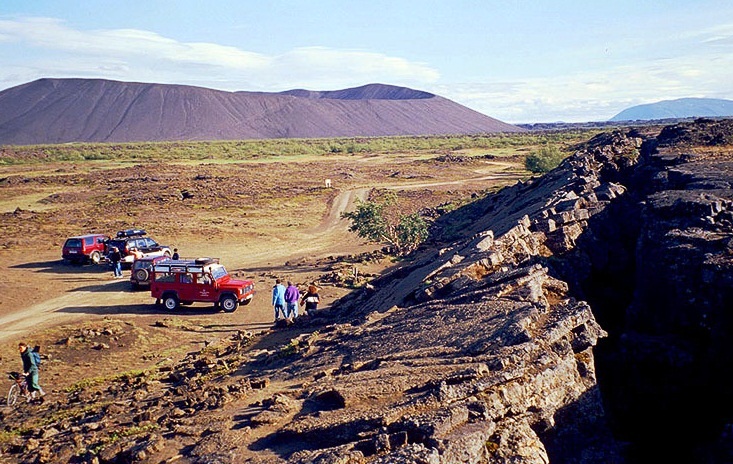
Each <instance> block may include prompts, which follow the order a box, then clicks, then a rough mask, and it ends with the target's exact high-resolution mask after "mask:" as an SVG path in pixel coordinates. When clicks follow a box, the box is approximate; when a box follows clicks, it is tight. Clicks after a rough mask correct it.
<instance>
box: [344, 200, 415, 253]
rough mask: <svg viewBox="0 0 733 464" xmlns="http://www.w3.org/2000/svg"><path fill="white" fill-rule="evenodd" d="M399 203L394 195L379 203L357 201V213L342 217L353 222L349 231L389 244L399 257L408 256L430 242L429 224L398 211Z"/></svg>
mask: <svg viewBox="0 0 733 464" xmlns="http://www.w3.org/2000/svg"><path fill="white" fill-rule="evenodd" d="M396 203H397V195H395V194H394V193H391V192H390V193H389V194H387V195H385V196H384V198H383V199H382V200H381V201H379V202H377V201H364V202H362V201H358V200H357V203H356V210H355V211H352V212H346V213H341V217H342V218H346V219H349V220H351V226H350V227H349V230H350V231H351V232H356V233H357V234H358V235H359V237H361V238H365V239H367V240H369V241H371V242H374V243H387V244H389V245H391V246H392V247H393V248H394V250H395V253H396V254H398V255H402V254H406V253H409V252H410V251H412V250H414V249H415V248H417V247H418V246H420V244H421V243H422V242H424V241H425V240H426V239H427V238H428V223H427V222H426V221H425V219H423V218H422V217H420V215H419V214H417V213H413V214H401V213H399V212H396V211H394V209H395V208H394V207H395V206H396ZM390 210H392V211H390Z"/></svg>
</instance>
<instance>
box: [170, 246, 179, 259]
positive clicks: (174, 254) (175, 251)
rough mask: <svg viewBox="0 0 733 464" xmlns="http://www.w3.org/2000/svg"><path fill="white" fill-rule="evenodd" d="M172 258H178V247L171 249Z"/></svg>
mask: <svg viewBox="0 0 733 464" xmlns="http://www.w3.org/2000/svg"><path fill="white" fill-rule="evenodd" d="M171 258H173V259H179V258H180V256H179V255H178V248H174V249H173V256H171Z"/></svg>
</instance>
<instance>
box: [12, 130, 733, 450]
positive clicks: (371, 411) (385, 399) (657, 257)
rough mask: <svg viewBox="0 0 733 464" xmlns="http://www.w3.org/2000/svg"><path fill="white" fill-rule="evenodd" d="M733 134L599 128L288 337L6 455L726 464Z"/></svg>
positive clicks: (214, 351) (100, 392) (205, 355)
mask: <svg viewBox="0 0 733 464" xmlns="http://www.w3.org/2000/svg"><path fill="white" fill-rule="evenodd" d="M730 134H733V124H731V122H728V121H707V120H701V121H696V122H695V123H690V124H682V125H678V126H671V127H668V128H665V129H663V130H661V132H659V131H658V130H657V131H654V130H649V131H646V132H645V131H644V130H642V129H639V128H637V129H634V130H631V131H616V132H612V133H606V134H601V135H599V136H597V137H595V138H594V139H592V140H590V141H589V142H588V143H587V144H585V145H584V146H582V147H578V150H577V152H576V153H575V154H574V155H572V156H571V157H569V158H567V159H566V160H565V161H564V162H563V163H562V164H561V165H560V166H559V167H558V168H557V169H556V170H554V171H552V172H550V173H548V174H547V175H545V176H543V177H539V178H535V179H532V180H531V181H528V182H526V183H520V184H517V185H515V186H513V187H509V188H505V189H503V190H502V191H500V192H499V193H497V194H495V195H491V196H489V197H486V198H485V199H482V200H480V201H477V202H475V203H473V204H471V205H468V206H466V207H464V208H462V209H461V210H458V211H455V212H452V213H450V214H448V215H445V216H443V217H442V218H440V219H439V220H438V221H437V222H436V225H435V230H434V233H433V241H432V242H431V245H430V246H425V247H423V248H422V249H421V250H419V251H418V252H417V253H415V254H414V256H411V257H410V259H409V260H407V261H405V262H404V263H403V264H402V265H400V266H399V267H398V268H396V269H395V270H393V271H392V272H390V273H388V274H386V275H384V276H382V277H380V278H379V279H377V280H376V281H374V282H373V285H372V286H370V288H368V289H364V290H363V291H361V292H359V293H355V294H353V295H350V296H348V297H346V298H344V299H342V300H341V301H340V302H338V303H337V304H334V306H333V308H332V310H331V311H329V312H328V313H322V314H320V315H319V316H318V317H313V318H311V319H309V320H308V319H306V318H301V319H300V320H299V321H298V324H295V325H294V326H292V327H291V328H289V329H285V330H291V331H293V337H292V338H291V339H290V342H289V343H287V344H286V345H284V346H282V347H280V348H279V349H277V350H272V349H271V350H255V349H254V346H255V343H254V342H256V341H257V340H258V338H259V337H266V336H268V335H267V334H262V335H257V336H254V335H252V334H237V335H236V336H234V337H233V338H231V339H228V340H221V341H220V342H219V343H216V344H212V345H210V346H208V347H207V348H205V349H204V350H202V351H201V352H198V353H191V354H190V355H189V356H188V357H187V358H186V359H185V360H183V361H182V362H181V363H179V364H178V365H176V366H175V367H173V368H170V369H165V370H161V371H158V372H153V373H148V374H140V375H139V376H128V377H125V378H122V379H120V380H118V381H116V382H112V383H110V384H106V385H102V386H96V387H95V386H91V387H89V388H86V389H83V390H78V391H75V392H73V393H69V394H68V395H67V396H66V397H65V398H62V399H61V400H60V401H58V402H55V403H51V404H49V407H48V408H47V409H46V411H44V412H42V413H41V412H39V414H42V415H44V420H45V422H44V423H45V424H46V428H45V429H43V430H40V429H38V430H34V431H27V432H26V433H25V435H24V436H23V437H18V438H17V439H15V440H10V441H7V442H6V444H5V445H4V447H3V449H2V454H0V457H2V458H3V459H7V460H8V462H13V460H15V461H17V462H97V463H106V462H174V461H175V462H192V463H193V462H197V463H198V462H201V463H218V462H221V463H225V462H226V463H228V462H272V463H277V462H292V463H347V462H348V463H501V462H513V463H518V462H527V463H535V462H536V463H547V462H558V463H597V462H616V463H622V462H642V461H644V462H647V461H648V460H650V459H657V460H659V459H661V460H672V461H675V462H680V459H682V460H683V461H684V460H688V462H692V461H694V462H729V461H731V460H733V451H732V450H733V434H731V433H730V430H733V425H731V424H733V421H731V406H729V405H728V404H729V403H730V402H729V401H726V400H725V398H726V396H725V393H727V392H730V391H731V386H732V385H731V381H730V380H728V377H729V376H725V375H724V374H723V373H721V368H722V370H723V371H724V370H725V366H727V365H730V360H731V358H732V357H733V345H731V344H730V343H729V342H728V340H729V339H730V334H731V329H733V327H732V325H731V314H732V313H731V312H730V308H733V304H732V301H733V285H731V284H732V283H733V272H732V271H733V266H732V262H733V257H732V256H733V233H732V232H733V230H732V228H733V198H731V188H730V187H731V183H733V174H732V173H733V170H732V169H731V168H733V158H732V157H731V151H730V150H731V140H729V139H730ZM601 327H603V328H601ZM2 414H3V422H4V423H9V422H13V421H17V420H19V419H23V418H22V417H19V416H17V415H18V414H21V413H19V412H16V411H8V412H3V413H2ZM670 444H674V445H673V446H670Z"/></svg>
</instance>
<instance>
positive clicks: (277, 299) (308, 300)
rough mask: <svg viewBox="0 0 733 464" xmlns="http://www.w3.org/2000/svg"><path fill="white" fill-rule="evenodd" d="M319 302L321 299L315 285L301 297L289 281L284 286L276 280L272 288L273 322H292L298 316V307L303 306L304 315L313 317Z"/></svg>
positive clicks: (309, 287) (310, 286)
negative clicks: (283, 320) (282, 320)
mask: <svg viewBox="0 0 733 464" xmlns="http://www.w3.org/2000/svg"><path fill="white" fill-rule="evenodd" d="M320 302H321V298H320V297H319V295H318V289H317V288H316V286H315V285H309V286H308V291H307V292H306V293H305V294H304V295H301V293H300V290H299V289H298V287H297V286H296V285H294V284H293V283H292V282H290V281H288V283H287V286H285V285H283V283H282V280H280V279H276V280H275V286H274V287H272V306H273V308H274V309H275V322H277V321H279V320H281V319H285V320H288V321H291V322H292V321H293V320H294V319H296V318H297V317H298V316H299V314H298V307H299V305H300V306H305V307H304V310H305V314H308V315H313V313H315V311H316V309H318V303H320ZM281 315H282V317H281Z"/></svg>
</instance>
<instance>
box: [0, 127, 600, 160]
mask: <svg viewBox="0 0 733 464" xmlns="http://www.w3.org/2000/svg"><path fill="white" fill-rule="evenodd" d="M592 135H594V134H593V133H589V132H583V131H566V132H556V133H538V132H534V133H513V134H485V135H455V136H419V137H405V136H400V137H344V138H328V139H268V140H239V141H212V142H138V143H124V144H111V143H71V144H63V145H26V146H4V147H0V165H16V164H25V163H37V162H43V163H47V162H55V161H66V162H84V161H117V162H134V163H140V162H145V161H156V160H157V161H163V160H166V161H206V160H211V161H246V160H258V161H267V160H272V161H282V160H284V159H287V158H288V157H293V156H298V157H302V156H333V155H344V156H345V155H355V154H364V153H376V154H386V153H433V154H436V153H447V152H456V151H471V150H495V151H497V152H505V151H506V150H507V149H509V150H511V151H514V152H516V151H522V150H523V149H526V148H527V147H529V148H532V147H537V146H542V145H545V144H571V143H575V142H577V141H579V140H580V139H587V138H589V137H591V136H592Z"/></svg>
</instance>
